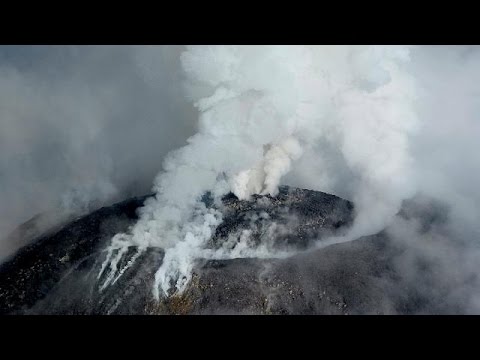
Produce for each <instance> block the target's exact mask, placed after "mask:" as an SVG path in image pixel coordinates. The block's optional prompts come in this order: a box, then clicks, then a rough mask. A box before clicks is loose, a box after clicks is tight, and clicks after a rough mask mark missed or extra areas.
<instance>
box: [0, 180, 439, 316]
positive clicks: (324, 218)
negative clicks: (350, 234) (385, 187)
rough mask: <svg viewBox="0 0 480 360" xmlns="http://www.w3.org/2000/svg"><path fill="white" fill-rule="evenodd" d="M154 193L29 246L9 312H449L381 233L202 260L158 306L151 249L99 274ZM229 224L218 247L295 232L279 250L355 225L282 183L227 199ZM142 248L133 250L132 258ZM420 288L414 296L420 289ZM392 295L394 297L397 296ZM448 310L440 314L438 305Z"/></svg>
mask: <svg viewBox="0 0 480 360" xmlns="http://www.w3.org/2000/svg"><path fill="white" fill-rule="evenodd" d="M146 198H147V197H142V198H135V199H131V200H127V201H124V202H122V203H119V204H116V205H113V206H111V207H108V208H102V209H100V210H98V211H96V212H94V213H92V214H90V215H88V216H85V217H83V218H80V219H77V220H76V221H73V222H72V223H70V224H68V225H66V226H64V227H63V228H61V229H60V230H58V231H56V232H55V233H54V234H50V235H46V236H43V237H42V238H40V239H38V240H37V241H35V242H34V243H33V244H31V245H28V246H26V247H25V248H23V249H21V250H20V251H19V252H18V253H17V254H16V255H15V256H14V257H12V258H11V259H10V260H8V261H6V262H5V263H3V264H2V265H1V266H0V313H3V314H220V313H224V314H231V313H234V314H356V313H372V314H376V313H396V312H401V313H415V312H419V311H420V312H428V311H427V310H426V309H430V310H431V311H432V312H435V311H437V312H441V309H440V308H438V307H437V308H435V307H434V306H431V305H432V304H431V301H430V300H429V299H428V298H426V297H425V296H423V297H422V296H420V295H419V294H417V293H416V292H415V291H414V290H411V289H410V290H409V289H408V288H406V287H405V286H406V285H405V283H404V282H403V280H402V277H401V276H399V274H397V273H396V272H395V270H394V266H393V264H394V260H395V256H397V254H399V253H401V252H402V251H403V250H402V249H401V248H400V247H398V246H397V245H396V244H395V243H393V242H392V241H390V240H389V238H388V236H386V235H385V234H383V233H381V234H378V235H375V236H371V237H366V238H363V239H359V240H357V241H354V242H351V243H345V244H338V245H333V246H330V247H327V248H325V249H321V250H314V251H306V252H301V253H299V254H297V255H295V256H292V257H290V258H287V259H234V260H222V261H218V260H216V261H199V262H198V266H197V267H196V269H195V272H194V275H193V279H192V281H191V282H190V284H189V286H188V288H187V290H186V291H185V292H184V293H183V294H182V295H174V296H172V297H170V298H168V299H166V300H163V301H160V302H156V301H155V300H154V299H153V297H152V282H153V276H154V273H155V271H156V269H158V267H159V266H160V264H161V262H162V258H163V252H162V251H161V250H156V249H149V250H148V251H146V252H144V253H143V254H142V255H141V256H140V258H138V259H137V260H136V261H135V262H134V263H133V265H132V266H131V267H130V268H128V270H127V271H126V272H125V273H124V274H123V275H122V276H121V277H120V278H119V280H118V281H117V282H116V283H115V284H113V285H110V286H108V287H106V288H105V289H104V290H102V289H101V285H102V284H103V281H104V277H105V275H102V277H100V279H97V277H98V274H99V271H100V267H101V264H102V262H103V261H104V259H105V256H106V255H105V251H104V250H105V248H106V246H107V245H108V243H109V241H110V239H111V237H112V236H113V235H114V234H116V233H118V232H125V231H127V230H128V227H129V226H130V225H132V224H133V223H134V222H135V219H136V218H137V214H136V209H137V208H139V207H140V206H141V205H142V204H143V202H144V200H145V199H146ZM223 204H224V207H223V208H222V211H223V213H224V222H223V223H222V224H221V225H220V226H219V227H218V228H217V232H216V234H215V236H214V237H213V239H212V240H211V243H210V244H209V245H210V246H219V245H220V244H221V243H222V241H224V240H225V238H226V237H228V236H231V235H232V234H235V233H238V232H239V231H241V230H244V229H249V230H251V231H252V234H253V237H254V239H256V241H263V240H264V239H263V237H264V236H265V235H264V234H265V229H266V227H268V226H269V224H271V223H272V220H273V221H274V222H275V223H277V224H283V225H284V226H285V227H287V228H288V229H289V231H288V232H280V233H278V234H276V235H275V238H274V241H275V246H277V247H279V248H292V247H294V248H296V249H297V250H304V249H306V248H307V247H308V246H309V245H311V242H312V240H314V239H318V238H321V237H323V236H327V235H330V234H338V233H340V232H342V231H344V230H345V229H346V228H347V227H348V225H349V224H351V222H352V216H353V214H352V213H353V206H352V204H351V203H349V202H347V201H345V200H342V199H340V198H338V197H335V196H332V195H328V194H324V193H321V192H315V191H308V190H300V189H291V188H287V187H282V188H281V189H280V194H279V195H278V196H276V197H274V198H273V197H269V196H256V197H254V198H253V199H252V200H251V201H239V200H238V199H237V198H236V197H235V196H233V195H229V196H226V197H225V198H224V199H223ZM134 254H135V249H133V248H132V249H130V251H129V253H128V254H127V256H126V257H125V258H124V259H123V262H124V263H126V262H127V261H128V260H129V259H131V257H132V256H133V255H134ZM412 291H413V292H412ZM392 299H393V300H392ZM439 309H440V310H439Z"/></svg>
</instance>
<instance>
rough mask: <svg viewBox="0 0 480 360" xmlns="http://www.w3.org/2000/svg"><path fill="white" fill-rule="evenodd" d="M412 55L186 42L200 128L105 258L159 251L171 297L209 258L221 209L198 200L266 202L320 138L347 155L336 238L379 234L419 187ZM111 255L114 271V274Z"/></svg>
mask: <svg viewBox="0 0 480 360" xmlns="http://www.w3.org/2000/svg"><path fill="white" fill-rule="evenodd" d="M409 51H410V49H409V47H407V46H190V47H188V48H187V51H185V52H183V53H182V55H181V62H182V65H183V69H184V71H185V73H186V74H187V77H188V81H187V84H186V89H187V93H188V96H189V98H190V99H191V100H192V101H193V102H194V104H195V106H196V107H197V109H198V110H199V131H198V133H197V134H195V135H194V136H192V137H191V138H190V139H189V140H188V145H186V146H185V147H183V148H181V149H179V150H177V151H175V152H172V153H170V154H169V156H168V157H167V159H166V160H165V162H164V166H163V171H162V172H161V173H160V174H159V175H158V176H157V179H156V181H155V186H154V190H155V193H156V196H155V198H154V199H152V200H151V201H149V202H147V203H146V204H145V206H144V207H143V208H142V209H141V216H140V219H139V221H138V222H137V224H136V225H135V226H133V228H132V229H131V231H130V232H129V233H128V234H118V235H116V236H115V237H114V239H113V241H112V246H111V248H110V250H109V251H110V254H111V253H112V252H114V251H118V253H119V254H121V253H122V252H124V251H125V250H122V249H126V248H127V247H129V246H137V247H138V248H139V249H140V251H141V250H142V249H145V248H147V247H152V246H153V247H161V248H163V249H165V258H164V261H163V264H162V266H161V267H160V269H159V270H158V272H157V274H156V282H155V287H154V292H155V295H156V297H157V298H158V297H159V296H160V294H162V296H164V295H168V294H169V290H170V289H171V287H172V285H173V286H174V288H175V289H176V290H177V291H179V292H181V291H182V290H183V289H184V288H185V286H186V284H187V283H188V280H189V279H190V276H191V274H190V272H191V269H192V267H193V264H194V260H195V259H196V258H200V257H212V256H214V255H212V254H215V252H214V251H212V249H206V248H205V246H206V243H207V241H208V239H209V238H210V237H211V236H212V234H213V232H214V230H215V228H216V226H218V224H220V223H221V221H222V218H221V213H220V212H218V211H217V210H212V209H207V208H206V207H205V205H204V204H203V203H202V202H201V197H202V195H204V194H205V192H207V191H210V192H211V193H212V194H213V197H214V199H215V201H216V202H217V203H219V199H220V197H221V196H222V195H224V194H226V193H228V192H230V191H232V192H233V193H234V194H235V195H236V196H237V197H238V198H240V199H249V198H250V196H251V195H253V194H270V195H273V196H274V195H276V194H277V192H278V186H279V184H280V182H281V180H282V178H283V177H284V176H285V175H286V174H288V173H289V171H290V170H291V169H292V166H293V165H294V164H295V163H296V162H297V161H299V160H300V159H301V157H302V154H304V153H308V152H310V153H311V152H312V151H314V149H315V148H316V147H317V146H318V144H320V143H322V142H324V143H327V144H329V146H331V147H333V148H335V149H338V151H339V152H340V154H341V156H342V158H343V159H344V162H345V164H346V166H347V167H348V169H349V171H350V172H351V174H352V176H353V179H352V180H353V194H354V196H353V200H354V202H355V203H356V206H357V217H356V220H355V223H354V225H353V227H352V229H351V232H350V234H348V235H347V237H346V238H344V239H341V240H338V239H337V240H335V241H336V242H338V241H345V240H351V239H354V238H357V237H359V236H362V235H369V234H373V233H375V232H378V231H379V230H382V229H383V228H384V227H385V226H386V225H387V224H388V223H389V221H391V220H392V219H393V217H394V215H395V214H396V213H397V212H398V211H399V209H400V207H401V203H402V200H404V199H406V198H408V197H410V196H412V195H413V194H414V193H415V190H416V186H415V183H414V181H413V177H412V176H411V174H410V173H411V158H410V152H409V137H410V136H411V135H412V134H413V133H414V132H415V130H416V128H417V125H418V119H417V116H416V113H415V99H416V86H415V83H414V79H413V77H412V76H411V75H410V74H409V73H408V71H407V70H406V64H407V63H408V61H409V58H410V57H409ZM241 242H242V241H241ZM242 243H243V244H245V241H243V242H242ZM235 254H236V253H235V251H232V252H231V256H232V257H234V256H238V254H237V255H235ZM271 256H280V255H278V254H277V255H276V254H273V253H272V254H271ZM222 257H225V254H223V255H222ZM119 260H120V257H119V256H117V257H116V258H115V259H114V261H113V262H112V263H111V264H110V272H111V273H112V272H113V273H115V272H116V271H117V269H116V266H117V264H118V261H119ZM109 261H110V258H107V260H106V262H105V263H104V268H105V267H106V265H107V263H108V262H109ZM109 278H112V276H110V277H109ZM107 279H108V278H107Z"/></svg>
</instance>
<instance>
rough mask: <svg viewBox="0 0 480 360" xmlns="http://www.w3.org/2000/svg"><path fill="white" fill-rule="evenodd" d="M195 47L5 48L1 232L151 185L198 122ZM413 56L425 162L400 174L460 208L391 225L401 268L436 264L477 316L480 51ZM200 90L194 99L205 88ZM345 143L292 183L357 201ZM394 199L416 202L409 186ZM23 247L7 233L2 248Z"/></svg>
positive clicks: (1, 66)
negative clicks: (425, 223) (439, 220)
mask: <svg viewBox="0 0 480 360" xmlns="http://www.w3.org/2000/svg"><path fill="white" fill-rule="evenodd" d="M182 50H183V47H161V46H159V47H124V46H121V47H117V46H94V47H76V46H55V47H41V46H39V47H24V46H22V47H1V48H0V199H1V202H0V239H1V238H2V237H5V236H6V235H7V234H8V233H9V232H10V231H12V230H13V229H14V228H15V227H16V226H17V225H18V224H20V223H22V222H24V221H26V220H28V219H29V218H31V217H32V216H34V215H35V214H38V213H42V212H47V211H51V210H56V211H57V213H60V214H63V213H65V214H71V213H74V214H78V213H82V212H85V211H89V210H91V209H92V208H95V207H98V206H101V205H103V204H107V203H110V202H112V201H115V200H120V199H123V198H127V197H129V196H132V195H136V194H143V193H146V192H148V191H149V190H150V189H151V188H152V184H153V180H154V178H155V176H156V175H157V173H158V172H159V171H160V170H161V168H162V163H163V160H164V156H165V155H166V154H167V153H168V152H169V151H170V150H173V149H176V148H178V147H180V146H183V145H184V144H185V143H186V140H187V138H189V137H190V136H191V135H193V134H194V133H196V131H197V122H198V113H197V110H196V109H194V107H193V106H192V102H191V101H190V100H189V99H188V98H187V97H186V96H185V94H186V92H185V91H184V88H183V84H184V79H183V76H184V75H183V72H182V71H183V70H182V64H181V62H180V53H181V52H182ZM194 60H195V58H194ZM194 65H198V64H194ZM405 66H406V67H408V71H409V72H410V73H411V74H412V75H413V77H414V79H415V80H416V82H417V90H418V98H417V99H416V101H415V104H414V105H415V106H414V107H415V111H416V113H417V116H418V129H416V131H415V132H412V134H410V133H409V134H408V150H409V155H410V156H411V159H412V164H411V170H412V171H411V172H410V173H409V174H403V173H402V172H400V173H397V176H399V177H402V176H405V177H406V179H405V181H406V182H408V183H412V184H415V191H416V192H417V193H418V194H421V195H424V196H427V197H433V198H434V199H436V200H439V201H440V202H442V203H445V204H446V205H447V206H448V207H449V209H450V212H449V218H448V219H449V221H448V223H447V224H444V225H442V226H441V227H435V228H434V229H432V230H431V231H429V232H427V233H422V232H421V231H419V230H418V229H417V225H416V224H414V223H406V224H405V223H403V224H398V223H394V224H392V225H391V227H390V229H389V231H390V232H391V233H392V234H393V235H394V237H395V238H398V239H399V241H403V242H405V244H406V246H407V249H408V250H407V251H406V252H405V254H404V256H403V257H401V258H399V259H398V263H397V266H398V269H399V271H400V272H401V273H402V274H404V276H405V278H406V279H405V281H406V282H407V283H411V284H414V285H415V286H418V287H422V286H423V284H422V281H425V278H420V277H419V275H418V274H419V273H420V272H417V271H416V268H415V266H416V265H415V264H416V263H418V260H419V259H421V260H422V261H427V262H429V263H432V264H435V267H436V273H435V274H436V275H435V281H438V282H441V281H444V283H445V284H446V285H448V286H449V287H451V288H454V289H456V290H455V292H454V293H452V295H451V296H459V297H461V298H462V302H463V303H464V307H465V311H466V312H473V313H478V312H480V303H479V301H478V300H476V299H478V296H477V295H478V294H480V291H479V288H480V281H479V276H478V270H477V266H476V265H477V264H479V263H480V255H479V254H480V252H479V243H480V234H479V230H478V220H479V219H480V205H479V204H480V192H479V191H478V184H480V156H479V138H480V121H479V119H478V116H479V113H480V96H479V95H480V85H479V84H480V50H479V48H478V47H474V46H421V47H415V48H413V49H412V50H411V54H410V61H409V63H408V64H407V65H405ZM215 70H216V69H212V71H213V73H215ZM339 73H340V71H339ZM374 75H375V76H376V74H374ZM207 80H209V79H207ZM273 80H276V79H273ZM363 80H364V79H363ZM367 80H368V79H367ZM382 81H383V80H382ZM272 88H273V87H272ZM274 89H276V88H274ZM189 93H190V95H191V96H193V97H195V95H192V94H194V93H195V88H194V86H193V85H192V84H190V87H189ZM287 95H288V94H287ZM198 97H200V96H198ZM282 99H286V100H288V96H285V98H283V97H282ZM352 124H354V123H352ZM267 130H268V129H267ZM346 130H348V131H349V129H348V127H346ZM255 134H256V132H255ZM265 134H266V135H270V133H269V131H265ZM347 134H349V135H351V134H353V135H356V134H355V130H353V131H352V132H351V134H350V133H347ZM227 145H229V144H227ZM334 145H335V143H334V142H330V143H327V142H325V143H324V142H322V141H318V143H315V144H314V146H312V147H309V148H308V149H306V150H305V152H304V153H303V155H302V156H301V157H300V158H299V159H298V161H296V162H292V166H291V169H290V172H289V173H288V174H286V176H285V177H284V178H283V179H282V183H285V184H288V185H294V186H299V187H303V188H308V189H314V190H320V191H325V192H330V193H334V194H336V195H339V196H342V197H344V198H347V199H353V200H355V195H356V191H357V190H356V188H355V186H356V184H355V180H356V179H355V176H356V174H355V173H354V172H352V169H351V168H350V167H349V166H348V164H347V162H346V160H345V157H344V156H343V155H344V154H343V155H342V153H341V151H340V150H339V148H338V147H335V146H334ZM226 148H227V147H226ZM385 149H387V147H385V148H384V149H383V150H385ZM357 150H358V152H360V150H363V149H360V147H358V148H353V149H350V154H353V155H357ZM193 155H195V156H199V154H195V153H194V154H193ZM207 155H212V154H207V153H205V156H207ZM202 156H203V154H202ZM367 165H368V164H367ZM365 169H366V170H367V172H368V170H369V169H370V168H369V167H365ZM364 173H366V172H364ZM392 180H395V181H396V180H397V179H392ZM184 181H185V184H186V185H187V186H188V182H189V181H190V180H189V179H185V180H184ZM387 189H388V187H387ZM391 189H393V190H395V189H396V187H392V188H391ZM405 193H406V192H405ZM380 194H382V193H381V192H380ZM383 195H385V194H383ZM388 195H389V196H393V198H394V199H395V200H398V199H401V200H404V198H403V197H404V194H403V193H402V194H401V195H399V196H398V198H397V197H396V196H395V195H396V194H391V193H390V194H388ZM366 204H374V203H373V202H370V203H369V202H366ZM60 218H61V216H58V217H57V219H60ZM54 222H55V219H54V220H52V223H54ZM447 238H449V239H453V240H448V241H447V240H446V239H447ZM14 248H15V245H14V244H13V245H12V244H9V243H7V242H6V241H2V242H0V258H1V257H4V256H6V255H8V254H10V253H11V252H12V251H13V249H14ZM425 289H428V287H426V286H425ZM426 291H427V290H426Z"/></svg>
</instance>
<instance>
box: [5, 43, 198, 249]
mask: <svg viewBox="0 0 480 360" xmlns="http://www.w3.org/2000/svg"><path fill="white" fill-rule="evenodd" d="M181 49H182V47H174V46H168V47H162V46H160V47H135V46H1V47H0V199H1V202H0V239H3V240H4V239H5V237H6V235H7V234H9V233H10V232H11V231H12V230H13V229H14V228H15V227H16V226H17V225H18V224H20V223H22V222H24V221H26V220H28V219H29V218H31V217H32V216H34V215H36V214H38V213H43V212H46V211H51V210H56V214H58V213H60V214H64V213H66V212H67V213H71V212H73V213H78V212H84V211H88V210H91V208H93V207H98V206H100V205H103V204H106V203H109V202H111V201H115V200H118V199H123V198H126V197H129V196H132V195H136V194H144V193H146V192H148V191H150V189H151V186H152V181H153V178H154V176H155V175H156V174H157V172H158V171H159V169H160V167H161V163H162V160H163V157H164V155H165V154H166V153H167V152H168V151H170V150H172V149H174V148H177V147H179V146H182V145H183V144H184V142H185V140H186V139H187V138H188V137H189V136H190V135H192V134H193V133H194V132H195V127H196V121H195V120H196V119H195V113H194V111H193V107H192V105H191V104H190V102H188V101H187V99H186V98H185V96H184V93H183V90H182V88H181V83H182V80H181V76H182V74H181V72H180V69H181V68H180V64H179V61H178V55H179V53H180V52H181ZM55 218H57V216H55ZM52 221H53V222H55V221H56V220H55V219H53V220H52ZM5 252H7V253H9V252H11V246H10V245H9V244H6V242H5V240H4V241H3V242H2V241H1V240H0V258H1V257H3V256H5Z"/></svg>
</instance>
